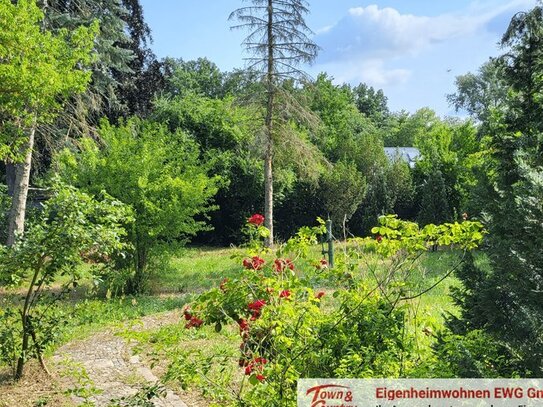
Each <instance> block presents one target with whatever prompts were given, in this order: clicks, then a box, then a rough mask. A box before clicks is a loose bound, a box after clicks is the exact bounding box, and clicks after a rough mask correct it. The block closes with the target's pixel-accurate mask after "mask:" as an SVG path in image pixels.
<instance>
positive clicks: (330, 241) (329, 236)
mask: <svg viewBox="0 0 543 407" xmlns="http://www.w3.org/2000/svg"><path fill="white" fill-rule="evenodd" d="M326 240H327V242H328V263H329V265H330V268H333V267H334V236H333V235H332V220H331V219H328V220H327V221H326Z"/></svg>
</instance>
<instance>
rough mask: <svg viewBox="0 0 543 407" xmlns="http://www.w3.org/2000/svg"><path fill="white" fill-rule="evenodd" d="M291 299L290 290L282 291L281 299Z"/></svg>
mask: <svg viewBox="0 0 543 407" xmlns="http://www.w3.org/2000/svg"><path fill="white" fill-rule="evenodd" d="M288 297H290V290H283V291H281V294H279V298H288Z"/></svg>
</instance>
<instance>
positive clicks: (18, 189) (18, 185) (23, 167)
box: [7, 124, 36, 246]
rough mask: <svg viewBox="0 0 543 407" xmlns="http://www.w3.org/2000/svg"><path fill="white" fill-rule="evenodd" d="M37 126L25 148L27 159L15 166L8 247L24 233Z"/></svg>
mask: <svg viewBox="0 0 543 407" xmlns="http://www.w3.org/2000/svg"><path fill="white" fill-rule="evenodd" d="M35 133H36V124H33V125H32V128H31V129H30V132H29V135H28V141H27V143H26V145H25V146H24V147H23V148H24V151H25V158H24V161H23V162H22V163H19V164H15V165H14V166H15V185H14V188H13V199H12V201H11V210H10V212H9V227H8V240H7V245H8V246H13V244H14V243H15V239H16V237H17V236H18V235H22V234H23V232H24V227H25V226H24V224H25V215H26V198H27V196H28V188H29V186H30V169H31V167H32V151H33V149H34V135H35Z"/></svg>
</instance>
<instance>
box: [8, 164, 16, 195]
mask: <svg viewBox="0 0 543 407" xmlns="http://www.w3.org/2000/svg"><path fill="white" fill-rule="evenodd" d="M6 184H7V185H8V195H9V196H13V190H14V189H15V165H14V164H13V163H11V162H9V161H6Z"/></svg>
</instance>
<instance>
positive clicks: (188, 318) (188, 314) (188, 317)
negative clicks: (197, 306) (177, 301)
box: [183, 307, 192, 321]
mask: <svg viewBox="0 0 543 407" xmlns="http://www.w3.org/2000/svg"><path fill="white" fill-rule="evenodd" d="M183 316H184V317H185V319H186V320H187V321H190V319H191V318H192V314H191V313H190V308H188V307H186V308H185V309H184V310H183Z"/></svg>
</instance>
